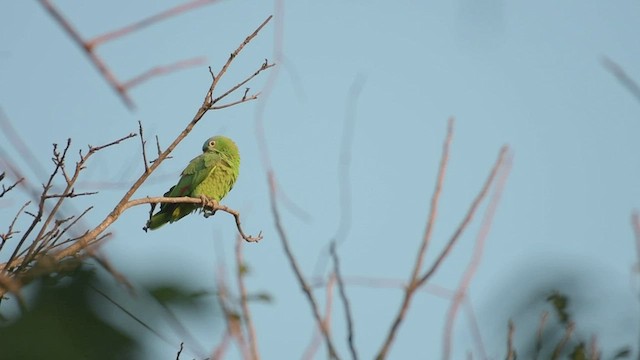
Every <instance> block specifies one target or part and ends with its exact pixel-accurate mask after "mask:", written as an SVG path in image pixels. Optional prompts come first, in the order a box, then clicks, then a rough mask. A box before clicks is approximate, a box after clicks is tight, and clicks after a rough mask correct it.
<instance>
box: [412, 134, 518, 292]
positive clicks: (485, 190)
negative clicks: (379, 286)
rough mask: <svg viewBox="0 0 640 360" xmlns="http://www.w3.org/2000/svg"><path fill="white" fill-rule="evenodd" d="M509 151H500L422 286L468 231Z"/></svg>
mask: <svg viewBox="0 0 640 360" xmlns="http://www.w3.org/2000/svg"><path fill="white" fill-rule="evenodd" d="M508 151H509V147H508V146H506V145H505V146H503V147H502V149H500V154H499V155H498V159H497V160H496V163H495V164H494V165H493V169H491V173H490V174H489V177H487V180H486V181H485V183H484V185H483V187H482V189H481V190H480V192H479V193H478V195H477V196H476V198H475V199H474V200H473V203H472V204H471V206H470V207H469V210H467V214H466V215H465V217H464V219H463V220H462V222H461V223H460V225H458V228H457V229H456V231H455V232H454V234H453V236H452V237H451V238H450V239H449V241H448V242H447V245H446V246H445V248H444V249H443V250H442V252H441V253H440V255H439V256H438V258H437V259H436V261H435V262H434V263H433V265H432V266H431V268H429V270H427V272H426V273H425V274H424V275H423V276H422V277H421V278H420V281H419V285H420V286H421V285H422V284H424V283H425V282H427V280H429V278H430V277H431V276H433V274H435V272H436V271H437V270H438V268H439V267H440V265H441V264H442V262H443V261H444V259H445V258H446V257H447V256H448V255H449V252H450V251H451V249H452V248H453V246H454V245H455V244H456V242H457V241H458V239H459V238H460V236H461V235H462V233H463V232H464V230H466V228H467V226H468V225H469V223H470V222H471V220H472V219H473V216H474V215H475V213H476V211H477V210H478V207H479V206H480V203H482V200H484V198H485V197H486V196H487V193H488V191H489V188H490V187H491V184H492V183H493V180H494V179H495V177H496V174H497V173H498V170H499V169H500V168H501V167H502V164H503V162H504V160H505V156H506V154H507V152H508Z"/></svg>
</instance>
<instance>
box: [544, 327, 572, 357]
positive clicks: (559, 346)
mask: <svg viewBox="0 0 640 360" xmlns="http://www.w3.org/2000/svg"><path fill="white" fill-rule="evenodd" d="M573 330H575V324H574V323H573V322H571V321H570V322H569V323H568V324H567V327H566V329H565V332H564V336H563V337H562V339H560V341H559V342H558V344H557V345H556V347H555V349H553V353H552V354H551V358H550V359H551V360H556V359H559V358H560V354H561V353H562V349H563V348H564V346H565V345H566V344H567V342H569V339H571V336H572V335H573Z"/></svg>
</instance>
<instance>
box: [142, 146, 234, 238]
mask: <svg viewBox="0 0 640 360" xmlns="http://www.w3.org/2000/svg"><path fill="white" fill-rule="evenodd" d="M239 168H240V154H239V153H238V147H237V146H236V144H235V143H234V142H233V141H232V140H231V139H229V138H228V137H225V136H214V137H212V138H209V139H207V141H205V143H204V144H203V145H202V154H201V155H199V156H197V157H195V158H194V159H193V160H191V162H190V163H189V165H187V167H186V168H185V169H184V170H182V173H181V174H180V181H178V183H177V184H176V185H175V186H173V187H171V189H169V191H167V192H166V193H165V194H164V196H165V197H181V196H189V197H196V198H197V197H199V198H202V197H206V198H208V199H211V200H215V201H220V200H222V198H223V197H224V196H225V195H227V193H228V192H229V191H230V190H231V188H232V187H233V184H234V183H235V181H236V178H237V177H238V171H239ZM198 207H199V206H198V205H197V204H171V203H162V204H161V205H160V211H158V212H157V213H156V214H155V215H153V216H152V217H151V218H150V219H149V221H147V226H146V227H145V228H144V229H145V231H146V230H147V229H149V230H155V229H157V228H159V227H160V226H162V225H164V224H166V223H172V222H174V221H178V220H180V219H182V218H183V217H185V216H187V215H189V214H190V213H192V212H193V211H194V210H196V209H197V208H198Z"/></svg>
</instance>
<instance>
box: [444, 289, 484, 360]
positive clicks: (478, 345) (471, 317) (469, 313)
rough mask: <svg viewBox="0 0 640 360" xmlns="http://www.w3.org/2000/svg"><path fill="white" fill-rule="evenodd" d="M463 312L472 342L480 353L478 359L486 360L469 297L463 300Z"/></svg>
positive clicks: (480, 333)
mask: <svg viewBox="0 0 640 360" xmlns="http://www.w3.org/2000/svg"><path fill="white" fill-rule="evenodd" d="M452 297H453V296H452ZM464 312H465V314H466V315H467V322H468V323H469V328H470V329H471V336H472V337H473V341H474V342H475V343H476V348H477V349H478V352H479V353H480V358H481V359H488V358H489V356H487V351H486V350H485V346H484V342H483V341H482V332H481V331H480V327H479V326H478V319H477V316H476V313H475V311H474V310H473V305H472V304H471V301H469V296H465V298H464Z"/></svg>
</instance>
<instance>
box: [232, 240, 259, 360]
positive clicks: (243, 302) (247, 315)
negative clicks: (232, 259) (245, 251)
mask: <svg viewBox="0 0 640 360" xmlns="http://www.w3.org/2000/svg"><path fill="white" fill-rule="evenodd" d="M236 263H237V269H236V275H237V280H238V289H239V290H240V307H241V308H242V315H243V318H244V324H245V328H246V329H247V334H248V337H249V348H250V349H251V355H252V359H253V360H259V359H260V352H259V351H258V337H257V336H256V329H255V326H254V325H253V320H252V318H251V311H249V304H248V301H247V287H246V286H245V284H244V276H245V271H244V269H245V265H244V259H243V256H242V238H241V237H237V239H236Z"/></svg>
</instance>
